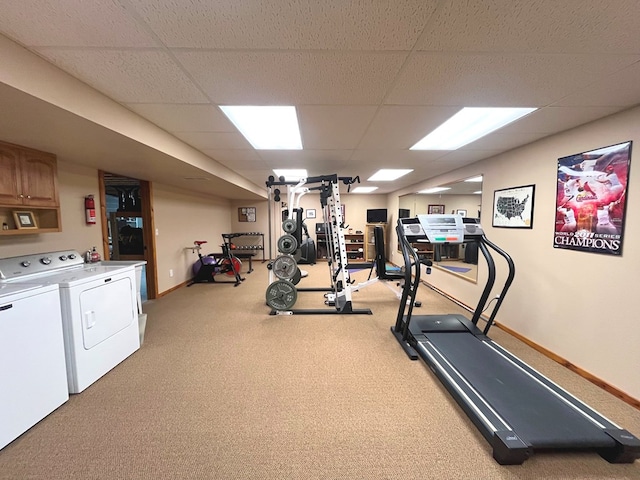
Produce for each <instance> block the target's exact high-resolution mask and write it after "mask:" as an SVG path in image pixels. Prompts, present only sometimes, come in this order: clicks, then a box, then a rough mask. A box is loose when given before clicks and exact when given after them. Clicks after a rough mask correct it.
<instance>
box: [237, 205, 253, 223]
mask: <svg viewBox="0 0 640 480" xmlns="http://www.w3.org/2000/svg"><path fill="white" fill-rule="evenodd" d="M238 221H239V222H255V221H256V207H240V208H238Z"/></svg>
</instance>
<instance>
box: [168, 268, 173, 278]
mask: <svg viewBox="0 0 640 480" xmlns="http://www.w3.org/2000/svg"><path fill="white" fill-rule="evenodd" d="M169 276H170V277H173V269H172V268H170V269H169Z"/></svg>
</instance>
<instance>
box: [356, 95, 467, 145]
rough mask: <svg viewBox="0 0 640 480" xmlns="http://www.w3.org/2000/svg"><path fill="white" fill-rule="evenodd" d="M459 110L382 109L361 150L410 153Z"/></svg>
mask: <svg viewBox="0 0 640 480" xmlns="http://www.w3.org/2000/svg"><path fill="white" fill-rule="evenodd" d="M458 110H459V108H458V107H422V106H420V107H414V106H390V105H385V106H383V107H381V108H380V109H379V110H378V112H377V114H376V116H375V118H374V120H373V122H372V123H371V125H370V126H369V128H368V129H367V133H366V134H365V136H364V138H363V139H362V142H360V145H359V148H362V149H366V150H370V149H392V148H395V149H409V148H410V147H412V146H413V145H415V143H416V142H417V141H418V140H420V139H421V138H422V137H424V136H425V135H426V134H428V133H429V132H430V131H431V130H433V129H434V128H436V127H437V126H438V125H440V124H441V123H442V122H444V121H445V120H447V119H448V118H449V117H451V116H452V115H453V114H454V113H456V112H457V111H458Z"/></svg>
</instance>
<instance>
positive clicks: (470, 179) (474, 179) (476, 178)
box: [465, 175, 482, 182]
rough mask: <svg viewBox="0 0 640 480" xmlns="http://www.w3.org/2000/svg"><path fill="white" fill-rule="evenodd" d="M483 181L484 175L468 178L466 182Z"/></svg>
mask: <svg viewBox="0 0 640 480" xmlns="http://www.w3.org/2000/svg"><path fill="white" fill-rule="evenodd" d="M481 181H482V175H480V176H478V177H473V178H467V179H466V180H465V182H481Z"/></svg>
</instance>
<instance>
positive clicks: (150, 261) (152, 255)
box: [98, 170, 158, 300]
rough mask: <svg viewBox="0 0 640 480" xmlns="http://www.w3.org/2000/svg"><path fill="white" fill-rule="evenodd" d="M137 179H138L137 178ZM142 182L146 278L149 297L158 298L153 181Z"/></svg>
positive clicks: (105, 243) (105, 237) (105, 242)
mask: <svg viewBox="0 0 640 480" xmlns="http://www.w3.org/2000/svg"><path fill="white" fill-rule="evenodd" d="M104 174H105V172H104V171H103V170H98V178H99V182H98V183H99V194H100V215H101V218H102V251H103V252H104V255H105V260H108V258H106V257H107V256H108V255H109V230H108V228H107V222H108V221H109V219H108V218H107V202H106V200H107V194H106V188H105V185H104ZM136 180H137V179H136ZM138 181H139V182H140V199H141V201H142V205H141V207H142V208H141V212H140V213H141V214H142V236H143V238H144V259H145V260H146V261H147V265H146V269H145V272H146V280H147V298H148V299H149V300H153V299H155V298H158V268H157V261H156V235H155V231H156V229H155V223H154V218H153V206H152V205H153V186H152V185H151V182H148V181H146V180H138Z"/></svg>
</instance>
